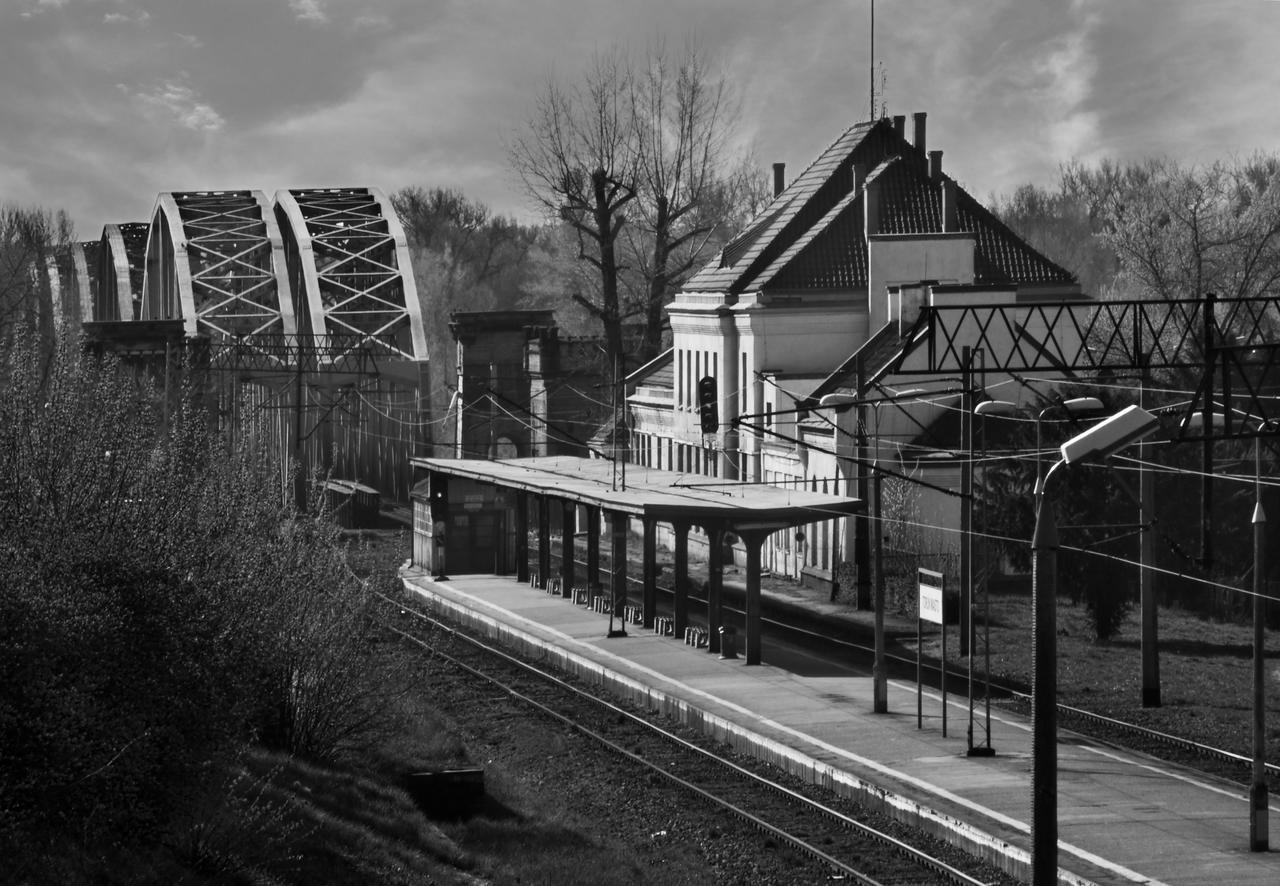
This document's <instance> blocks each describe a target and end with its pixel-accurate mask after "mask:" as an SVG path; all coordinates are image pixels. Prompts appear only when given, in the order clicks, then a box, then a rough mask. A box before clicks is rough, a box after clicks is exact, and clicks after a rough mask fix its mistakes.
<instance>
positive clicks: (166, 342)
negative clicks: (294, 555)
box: [47, 188, 429, 498]
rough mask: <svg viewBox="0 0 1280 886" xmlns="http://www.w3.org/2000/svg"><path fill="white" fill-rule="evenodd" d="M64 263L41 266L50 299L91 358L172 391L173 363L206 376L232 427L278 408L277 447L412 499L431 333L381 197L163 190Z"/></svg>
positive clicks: (366, 191)
mask: <svg viewBox="0 0 1280 886" xmlns="http://www.w3.org/2000/svg"><path fill="white" fill-rule="evenodd" d="M65 253H66V254H65V255H61V254H60V255H58V256H56V257H54V258H53V259H51V260H50V261H49V262H48V263H47V265H48V267H47V273H48V275H49V283H50V287H51V291H52V292H53V293H54V294H55V303H56V304H57V308H58V310H59V312H60V313H61V315H62V316H61V320H62V322H63V323H64V324H65V323H67V322H72V323H74V322H76V321H78V322H79V323H80V324H81V325H82V326H83V328H84V330H85V333H86V336H87V339H88V340H89V342H90V344H91V345H93V346H96V347H97V348H98V349H99V350H110V351H113V352H115V353H118V354H120V355H121V356H123V357H124V358H126V359H128V360H130V361H132V362H134V363H141V364H146V365H149V366H150V367H151V368H152V369H153V370H155V369H156V368H157V367H163V372H164V374H165V377H166V378H167V377H168V374H169V373H170V372H171V371H173V370H174V369H175V367H177V366H179V365H182V363H183V361H186V363H187V364H188V365H191V366H196V367H198V368H199V369H201V370H205V371H207V372H209V373H211V375H212V377H216V378H221V379H222V380H221V381H220V382H216V383H215V384H214V386H215V387H217V388H219V389H220V393H219V397H220V400H221V405H220V407H219V409H220V414H221V415H222V416H223V417H224V418H226V419H227V420H229V421H233V422H236V423H239V422H240V421H241V418H242V415H244V414H245V413H244V408H243V407H244V405H245V403H248V404H250V405H251V406H252V407H253V408H254V411H255V412H257V413H265V412H268V411H270V410H273V409H274V410H276V411H277V413H279V420H278V421H276V424H277V425H279V428H278V429H277V433H276V436H277V437H278V438H279V444H280V446H281V447H282V448H283V449H284V450H285V451H286V452H291V453H292V454H293V455H294V456H295V457H297V458H299V459H300V460H302V461H303V462H304V464H306V466H307V467H308V468H310V469H320V470H329V469H333V470H340V471H341V475H346V476H348V477H351V478H352V479H359V480H361V481H362V482H367V483H370V484H372V485H375V486H377V487H379V488H380V489H382V490H383V491H384V492H386V493H390V494H392V495H393V496H395V497H397V498H399V497H402V496H401V493H404V494H405V495H407V491H408V489H409V485H410V482H411V477H410V472H409V468H408V460H409V458H410V457H412V456H415V455H422V454H424V451H423V450H424V447H425V446H426V445H427V444H428V443H429V440H428V436H427V434H426V431H425V429H426V427H427V426H428V425H427V422H426V421H425V420H424V418H425V417H426V416H428V415H429V408H428V407H429V404H428V402H427V401H428V390H429V389H428V381H429V380H428V375H427V365H428V363H427V357H428V355H427V344H426V331H425V327H424V325H423V317H422V308H421V303H420V301H419V298H418V292H417V287H416V284H415V281H414V277H413V272H412V266H411V262H410V257H409V252H408V246H407V243H406V240H405V235H404V231H403V229H402V228H401V225H400V222H399V219H398V218H397V216H396V213H395V211H394V209H393V207H392V206H391V204H390V202H389V201H388V200H387V198H386V197H385V196H384V195H383V194H382V193H381V192H380V191H378V190H377V189H374V188H312V189H293V190H280V191H277V192H276V193H275V194H274V196H272V197H268V196H267V194H266V193H264V192H263V191H258V190H228V191H173V192H165V193H162V194H160V195H159V196H158V198H157V199H156V203H155V208H154V209H153V211H152V214H151V218H150V221H149V222H145V223H122V224H109V225H107V226H106V227H105V228H104V229H103V233H102V237H101V238H100V239H99V240H98V241H95V242H85V243H75V244H72V245H71V246H70V247H69V248H68V249H67V250H66V251H65ZM246 384H247V385H248V386H249V387H250V390H249V391H248V393H246V391H245V388H244V386H245V385H246ZM242 401H243V402H242ZM285 412H291V413H292V419H293V420H292V421H291V422H290V421H286V420H285V419H286V416H285V415H284V413H285ZM335 450H338V451H337V454H336V457H337V461H338V462H339V464H336V465H335V464H334V454H335ZM393 454H394V455H395V456H397V460H398V461H399V462H402V463H403V469H402V470H393V469H389V468H388V467H387V465H386V464H385V463H386V462H388V461H389V459H388V458H387V456H390V455H393ZM400 455H403V457H402V458H398V456H400ZM401 474H403V476H400V475H401ZM401 487H403V488H401Z"/></svg>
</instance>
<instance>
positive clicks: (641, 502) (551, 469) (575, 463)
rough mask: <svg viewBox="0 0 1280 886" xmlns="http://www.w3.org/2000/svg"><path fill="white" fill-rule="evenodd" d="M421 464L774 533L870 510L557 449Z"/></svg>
mask: <svg viewBox="0 0 1280 886" xmlns="http://www.w3.org/2000/svg"><path fill="white" fill-rule="evenodd" d="M413 465H414V467H415V468H418V469H425V470H428V471H432V472H434V473H437V474H445V475H447V476H451V477H465V478H467V479H470V480H474V481H476V482H479V483H491V484H493V485H494V486H501V487H504V488H507V489H516V490H520V491H522V492H530V493H534V494H537V495H548V496H552V497H555V498H561V499H565V500H567V501H573V502H578V503H580V504H584V505H592V506H596V507H600V508H603V509H605V510H609V511H618V512H621V513H624V514H629V515H631V516H634V517H639V518H641V519H649V520H657V521H661V522H675V521H679V522H687V523H694V524H697V525H701V526H706V525H714V526H717V527H720V528H724V529H732V530H735V531H738V532H746V531H751V530H766V531H774V530H778V529H786V528H788V527H791V526H802V525H804V524H806V523H813V522H815V521H817V520H829V519H832V518H835V517H842V516H845V515H848V514H856V513H859V512H860V511H862V510H863V508H864V504H863V502H862V500H861V499H857V498H846V497H844V496H840V495H827V494H825V493H820V492H808V491H806V490H803V489H787V488H783V487H778V486H764V485H760V484H755V483H742V482H738V481H734V480H715V479H713V478H708V477H704V476H700V475H697V474H680V473H676V472H673V471H660V470H657V469H656V468H646V467H641V466H639V465H633V464H628V465H627V466H626V477H625V483H624V482H623V477H622V470H621V466H616V465H614V463H613V462H610V461H608V460H606V459H600V458H582V457H580V456H573V455H556V456H544V457H535V458H509V459H496V460H489V459H448V458H415V459H413Z"/></svg>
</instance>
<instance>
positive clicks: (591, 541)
mask: <svg viewBox="0 0 1280 886" xmlns="http://www.w3.org/2000/svg"><path fill="white" fill-rule="evenodd" d="M598 584H600V507H599V505H588V506H587V594H588V596H590V595H591V594H592V589H593V588H594V587H595V586H596V585H598Z"/></svg>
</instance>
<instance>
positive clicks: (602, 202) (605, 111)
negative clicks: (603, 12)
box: [508, 49, 637, 362]
mask: <svg viewBox="0 0 1280 886" xmlns="http://www.w3.org/2000/svg"><path fill="white" fill-rule="evenodd" d="M632 81H633V78H632V74H631V71H630V66H629V64H628V62H627V59H626V57H625V56H624V55H623V53H622V52H621V51H620V50H617V49H614V50H611V51H609V52H607V53H598V54H596V55H594V56H593V57H592V59H591V62H590V64H589V65H588V67H587V69H586V71H585V72H584V73H583V75H582V78H581V80H580V81H578V82H577V83H576V84H574V85H572V86H569V87H565V86H563V85H561V84H560V83H558V82H556V81H555V80H554V79H553V80H550V81H549V82H548V83H547V84H546V88H545V89H544V90H543V92H542V94H541V95H540V96H539V97H538V100H537V104H536V105H535V109H534V114H533V117H532V118H531V119H530V120H529V122H528V124H527V127H526V129H525V131H524V132H523V133H522V134H521V135H520V136H518V137H517V138H516V139H515V141H514V142H513V143H512V144H511V145H510V147H509V149H508V153H509V155H510V160H511V164H512V166H513V167H514V168H515V170H516V172H517V174H518V175H519V176H520V179H521V181H523V182H524V186H525V189H526V190H527V191H528V193H529V196H530V197H531V198H532V200H533V201H534V202H535V203H536V204H537V205H538V206H539V207H541V208H542V209H543V210H544V212H545V213H546V215H547V216H548V218H558V219H560V220H562V221H563V222H565V223H566V224H568V225H569V226H570V227H571V228H572V229H573V230H574V232H575V233H576V234H577V238H578V256H579V258H581V259H582V260H583V261H586V262H588V263H589V264H591V265H592V266H594V267H595V268H596V270H597V271H598V272H599V275H600V291H599V293H598V294H596V295H584V294H582V293H575V294H574V296H573V297H574V300H575V301H577V302H578V303H580V304H581V305H582V306H583V307H584V308H585V309H586V310H587V311H588V312H590V314H591V315H592V316H593V317H595V318H597V319H598V320H599V321H600V323H601V325H602V326H603V328H604V335H605V348H606V350H607V351H608V354H609V359H610V361H611V362H612V361H618V362H622V360H623V357H624V354H623V342H622V320H623V314H622V310H621V305H620V303H619V297H618V293H619V276H620V274H621V272H622V271H623V270H624V267H623V263H622V262H621V260H620V257H619V255H618V236H619V234H620V233H621V232H622V229H623V226H624V225H625V224H626V223H627V220H628V219H627V212H628V208H629V204H631V203H632V201H634V200H635V197H636V163H637V151H636V139H635V131H634V125H633V122H632V119H633V116H632V110H631V93H632Z"/></svg>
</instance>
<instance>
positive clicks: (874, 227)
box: [862, 176, 882, 237]
mask: <svg viewBox="0 0 1280 886" xmlns="http://www.w3.org/2000/svg"><path fill="white" fill-rule="evenodd" d="M881 178H882V176H876V177H875V178H873V179H871V181H869V182H867V183H866V190H865V191H864V193H863V197H862V204H863V210H864V211H865V213H866V215H864V216H863V219H862V230H863V232H864V233H865V234H866V236H868V237H870V236H872V235H874V234H879V233H880V179H881Z"/></svg>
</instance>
